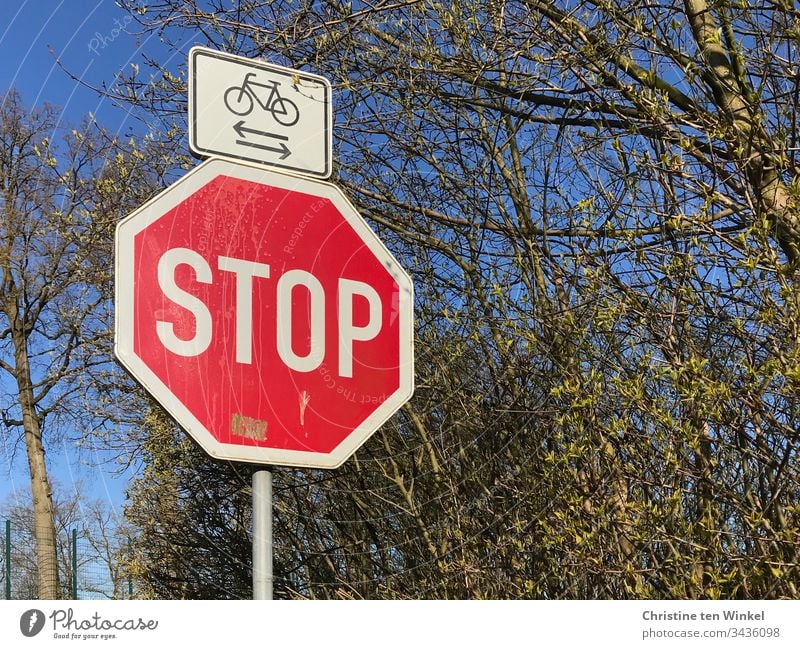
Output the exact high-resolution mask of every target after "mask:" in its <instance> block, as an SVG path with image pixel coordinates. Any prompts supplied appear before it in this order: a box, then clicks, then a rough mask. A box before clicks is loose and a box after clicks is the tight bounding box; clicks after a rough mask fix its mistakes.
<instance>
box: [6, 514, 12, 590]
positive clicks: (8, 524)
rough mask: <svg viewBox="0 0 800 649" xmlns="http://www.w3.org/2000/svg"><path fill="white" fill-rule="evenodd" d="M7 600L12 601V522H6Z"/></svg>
mask: <svg viewBox="0 0 800 649" xmlns="http://www.w3.org/2000/svg"><path fill="white" fill-rule="evenodd" d="M6 599H11V521H10V520H6Z"/></svg>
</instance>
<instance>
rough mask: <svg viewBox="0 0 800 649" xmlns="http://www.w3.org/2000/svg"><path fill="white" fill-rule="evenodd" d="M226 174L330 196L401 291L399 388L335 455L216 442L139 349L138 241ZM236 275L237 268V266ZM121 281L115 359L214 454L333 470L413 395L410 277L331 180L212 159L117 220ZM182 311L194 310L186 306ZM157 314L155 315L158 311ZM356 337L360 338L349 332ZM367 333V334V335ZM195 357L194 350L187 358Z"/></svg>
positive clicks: (118, 283) (118, 284)
mask: <svg viewBox="0 0 800 649" xmlns="http://www.w3.org/2000/svg"><path fill="white" fill-rule="evenodd" d="M220 175H224V176H230V177H232V178H238V179H240V180H245V181H250V182H254V183H259V184H263V185H268V186H273V187H278V188H281V189H286V190H289V191H295V192H301V193H304V194H308V195H311V196H316V197H320V198H325V199H328V200H329V201H330V202H331V203H332V204H333V205H334V206H335V207H336V208H337V209H338V210H339V212H340V213H341V214H342V216H343V217H344V219H345V220H346V221H347V222H348V224H349V225H350V226H351V227H352V228H353V230H354V231H355V232H356V234H357V235H358V236H359V237H360V238H361V240H362V241H363V243H364V245H365V246H366V247H367V248H368V249H369V250H370V251H371V252H372V253H373V254H374V255H375V257H376V258H377V259H378V260H379V261H380V262H381V263H382V264H383V266H384V267H385V268H386V270H387V272H388V273H389V274H390V275H391V276H392V278H393V279H394V281H395V282H396V283H397V285H398V287H399V289H400V294H399V303H398V304H397V317H398V318H399V332H400V341H399V353H400V363H399V367H398V368H396V369H393V370H392V371H399V387H398V389H397V390H396V391H395V392H394V393H393V394H391V395H386V399H385V401H384V402H383V403H381V404H379V405H378V406H377V408H376V409H375V410H374V411H373V412H372V414H371V415H369V417H367V419H365V420H364V421H363V422H362V423H361V424H360V425H359V426H358V427H357V428H356V429H355V430H353V431H352V433H350V434H349V435H348V436H347V437H346V438H345V439H344V440H343V441H342V442H341V443H340V444H339V445H338V446H337V447H336V448H334V449H333V450H332V451H331V452H330V453H316V452H308V451H296V450H286V449H276V448H267V447H257V446H249V445H244V444H242V445H239V444H225V443H222V442H220V441H218V440H217V439H216V437H214V435H212V433H211V432H210V431H209V430H207V429H206V427H205V426H204V425H203V424H202V423H201V422H200V421H199V420H198V419H197V418H196V417H195V416H194V415H193V414H192V413H191V412H190V411H189V409H188V408H187V407H186V406H185V405H184V404H183V403H181V401H180V400H179V399H178V398H177V397H176V396H175V395H174V394H173V393H172V391H171V390H170V388H169V386H167V385H166V384H165V383H164V382H163V381H162V380H161V379H160V378H159V377H158V376H157V375H156V374H155V373H154V372H153V371H152V370H151V369H150V368H149V367H148V366H147V364H146V363H145V362H144V361H143V360H142V359H141V358H140V357H139V356H138V355H137V354H136V353H135V351H134V338H135V335H136V332H135V331H134V323H135V319H134V295H135V290H134V289H135V282H136V272H135V260H134V239H135V237H136V235H137V234H139V233H140V232H141V231H142V230H144V229H145V228H147V227H148V226H149V225H151V224H152V223H154V222H155V221H157V220H158V219H160V218H161V217H163V216H164V215H165V214H166V213H167V212H169V211H170V210H172V209H173V208H175V207H176V206H177V205H179V204H180V203H182V202H183V201H185V200H186V199H187V198H189V197H190V196H191V195H192V194H194V193H195V192H197V191H198V190H199V189H201V188H202V187H204V186H205V185H206V184H208V183H209V182H211V181H212V180H213V179H214V178H216V177H217V176H220ZM189 252H190V251H189ZM235 261H237V260H227V259H226V260H224V262H221V263H224V264H226V267H225V270H230V268H231V264H230V263H229V262H235ZM233 270H237V269H236V268H235V264H234V267H233ZM254 272H255V271H254ZM259 272H260V271H259ZM264 272H265V273H266V272H268V270H267V269H264ZM240 276H241V277H243V278H244V279H243V280H242V281H244V280H246V279H247V276H246V274H245V272H244V271H242V272H241V273H240V274H237V281H238V280H239V279H240ZM115 277H116V287H115V305H116V311H115V322H114V326H115V342H114V352H115V354H116V356H117V358H118V359H119V361H120V362H121V363H122V365H123V366H124V367H125V368H126V369H127V370H128V371H129V372H130V373H131V375H132V376H133V377H134V378H135V379H136V380H137V381H139V382H140V383H141V384H142V386H143V387H144V388H145V389H146V390H147V391H148V392H149V393H150V394H151V395H152V396H153V397H154V398H155V399H156V400H157V401H158V402H159V403H160V404H161V405H162V406H163V407H164V408H165V409H166V410H167V412H169V413H170V415H172V417H173V418H174V419H175V420H176V421H177V422H178V424H180V425H181V426H182V427H183V428H184V429H185V430H186V432H187V433H189V434H190V435H191V436H192V437H193V438H194V439H195V440H197V442H198V443H199V444H200V445H201V446H202V447H203V448H204V449H205V451H206V452H207V453H208V454H209V455H211V456H212V457H215V458H218V459H225V460H233V461H240V462H252V463H257V464H274V465H283V466H298V467H309V468H335V467H337V466H339V465H341V464H342V463H343V462H344V461H345V460H346V459H347V458H349V457H350V456H351V455H352V454H353V453H354V452H355V451H356V449H358V448H359V447H360V446H361V445H362V444H363V443H364V442H365V441H366V440H367V438H369V437H370V435H372V434H373V433H374V432H375V431H376V430H378V428H380V426H381V425H383V424H384V423H385V422H386V420H388V419H389V417H391V416H392V415H393V414H394V413H395V412H397V410H398V409H399V408H400V407H401V406H402V405H403V404H404V403H405V402H406V401H408V400H409V399H410V398H411V395H412V394H413V392H414V347H413V345H414V343H413V341H414V336H413V326H414V325H413V304H414V297H413V285H412V282H411V279H410V277H409V276H408V275H407V274H406V272H405V271H404V270H403V269H402V267H401V266H400V265H399V264H398V263H397V261H396V260H395V258H394V257H393V256H392V254H391V253H390V252H389V250H388V249H387V248H386V246H384V245H383V243H382V242H381V240H380V239H378V237H377V236H376V235H375V233H374V232H373V231H372V230H371V229H370V228H369V226H368V225H367V224H366V223H365V222H364V220H363V219H362V218H361V216H360V215H359V214H358V212H357V211H356V209H355V208H354V207H353V206H352V205H351V203H350V202H349V201H348V200H347V198H346V197H345V196H344V194H343V193H342V192H341V191H340V190H339V189H338V188H337V187H336V186H334V185H332V184H330V183H327V182H323V181H319V180H313V179H310V178H302V177H298V176H290V175H288V174H284V173H277V172H274V171H269V170H266V169H263V168H261V167H257V166H251V165H248V164H242V163H235V162H231V161H228V160H223V159H219V158H212V159H210V160H207V161H206V162H204V163H202V164H201V165H199V166H198V167H196V168H195V169H194V170H192V171H190V172H189V173H187V174H186V175H185V176H184V177H183V178H181V179H180V180H178V181H177V182H176V183H174V184H173V185H171V186H170V187H168V188H167V189H166V190H164V191H163V192H162V193H161V194H159V195H158V196H156V197H155V198H153V199H151V200H150V201H148V202H147V203H146V204H145V205H143V206H142V207H140V208H139V209H138V210H136V211H135V212H133V213H132V214H130V215H129V216H127V217H125V218H124V219H123V220H122V221H120V222H119V224H118V225H117V233H116V263H115ZM162 288H164V287H162ZM173 288H174V287H173ZM168 290H169V289H168ZM356 290H357V288H356ZM242 295H245V293H244V292H243V293H242ZM184 306H190V305H189V303H187V304H186V305H184ZM245 306H246V305H245ZM238 308H239V307H238V306H237V309H238ZM154 317H156V316H155V314H154ZM351 335H358V334H353V332H351ZM362 335H366V333H364V334H362ZM196 337H197V336H196ZM163 340H164V339H163V338H162V341H163ZM351 342H352V341H351ZM165 351H166V347H165ZM174 351H175V350H173V352H174ZM192 354H193V353H192V351H191V350H190V349H189V350H187V351H186V353H184V354H183V355H192ZM301 360H302V359H301Z"/></svg>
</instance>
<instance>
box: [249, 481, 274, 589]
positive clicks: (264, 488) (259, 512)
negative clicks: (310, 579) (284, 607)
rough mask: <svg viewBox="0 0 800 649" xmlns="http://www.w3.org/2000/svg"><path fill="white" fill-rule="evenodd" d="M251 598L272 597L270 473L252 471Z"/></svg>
mask: <svg viewBox="0 0 800 649" xmlns="http://www.w3.org/2000/svg"><path fill="white" fill-rule="evenodd" d="M253 599H272V473H271V472H270V471H268V470H266V469H258V470H256V471H254V472H253Z"/></svg>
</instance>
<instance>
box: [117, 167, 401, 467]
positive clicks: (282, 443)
mask: <svg viewBox="0 0 800 649" xmlns="http://www.w3.org/2000/svg"><path fill="white" fill-rule="evenodd" d="M412 299H413V298H412V286H411V281H410V279H409V278H408V276H407V275H406V273H405V272H404V271H403V270H402V269H401V268H400V266H399V264H397V262H396V261H395V260H394V258H393V257H392V255H391V254H390V253H389V252H388V250H387V249H386V248H385V247H384V246H383V244H382V243H381V242H380V241H379V240H378V239H377V237H376V236H375V234H374V233H373V232H372V231H371V230H370V228H369V227H368V226H367V225H366V224H365V223H364V221H363V219H362V218H361V217H360V216H359V215H358V213H357V212H356V211H355V209H354V208H353V207H352V205H351V204H350V203H349V202H348V201H347V199H346V198H345V197H344V196H343V195H342V194H341V192H339V190H338V189H337V188H336V187H334V186H333V185H330V184H328V183H323V182H320V181H314V180H310V179H305V178H296V177H292V176H286V175H283V174H277V173H274V172H269V171H266V170H263V169H260V168H256V167H250V166H246V165H240V164H236V163H232V162H228V161H223V160H210V161H208V162H206V163H204V164H202V165H200V166H199V167H198V168H197V169H196V170H194V171H193V172H191V173H190V174H188V175H187V176H185V177H184V178H183V179H181V180H180V181H178V183H176V184H175V185H173V186H172V187H170V188H169V189H167V190H166V191H165V192H163V193H162V194H160V195H159V196H158V197H156V198H155V199H153V200H152V201H150V202H149V203H148V204H147V205H145V206H144V207H142V208H141V209H139V210H137V211H136V212H134V213H133V214H132V215H130V216H129V217H127V218H126V219H125V220H123V221H122V222H121V223H120V224H119V226H118V229H117V323H116V333H117V344H116V352H117V356H118V358H119V359H120V361H121V362H122V363H123V364H124V365H125V366H126V367H127V368H128V370H129V371H130V372H131V373H132V374H133V375H134V376H135V377H136V378H137V379H138V380H139V381H140V382H141V383H142V384H143V385H144V386H145V388H147V389H148V390H149V391H150V392H151V393H152V394H153V395H154V396H155V397H156V399H158V400H159V401H160V403H162V405H163V406H164V407H165V408H166V409H167V410H168V411H169V412H170V413H171V414H172V415H173V416H174V417H175V419H176V420H177V421H178V423H179V424H181V425H182V426H183V427H184V428H185V429H186V430H187V432H189V433H190V434H191V435H192V436H193V437H195V438H196V439H197V440H198V442H200V444H201V445H202V446H203V447H204V448H205V449H206V450H207V451H208V452H209V453H210V454H211V455H213V456H215V457H219V458H226V459H231V460H241V461H248V462H260V463H267V464H286V465H292V466H309V467H335V466H338V465H339V464H341V463H342V462H343V461H344V460H346V459H347V457H349V456H350V455H351V454H352V453H353V452H354V451H355V450H356V449H357V448H358V447H359V446H360V445H361V444H362V443H363V442H364V441H365V440H366V439H367V437H369V435H371V434H372V433H373V432H374V431H375V430H377V428H378V427H379V426H380V425H381V424H382V423H384V422H385V421H386V419H388V418H389V417H390V416H391V415H392V414H393V413H394V412H395V411H396V410H397V409H398V408H399V407H400V406H401V405H402V404H403V403H405V401H407V400H408V398H410V396H411V393H412V392H413V349H412V340H413V338H412Z"/></svg>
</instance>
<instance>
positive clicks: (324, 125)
mask: <svg viewBox="0 0 800 649" xmlns="http://www.w3.org/2000/svg"><path fill="white" fill-rule="evenodd" d="M332 142H333V137H332V114H331V84H330V82H329V81H328V80H327V79H325V78H324V77H320V76H318V75H315V74H310V73H308V72H302V71H300V70H291V69H289V68H284V67H281V66H278V65H273V64H271V63H265V62H263V61H259V60H255V59H247V58H244V57H241V56H234V55H232V54H226V53H225V52H218V51H217V50H211V49H208V48H205V47H193V48H192V49H191V51H190V52H189V147H190V148H191V150H192V152H193V153H194V154H196V155H199V156H209V155H214V156H223V157H227V158H233V159H236V160H249V161H251V162H258V163H261V164H264V165H268V166H270V167H277V168H279V169H285V170H287V171H295V172H298V173H302V174H306V175H309V176H315V177H317V178H327V177H328V176H330V174H331V159H332V152H331V148H332Z"/></svg>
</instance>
